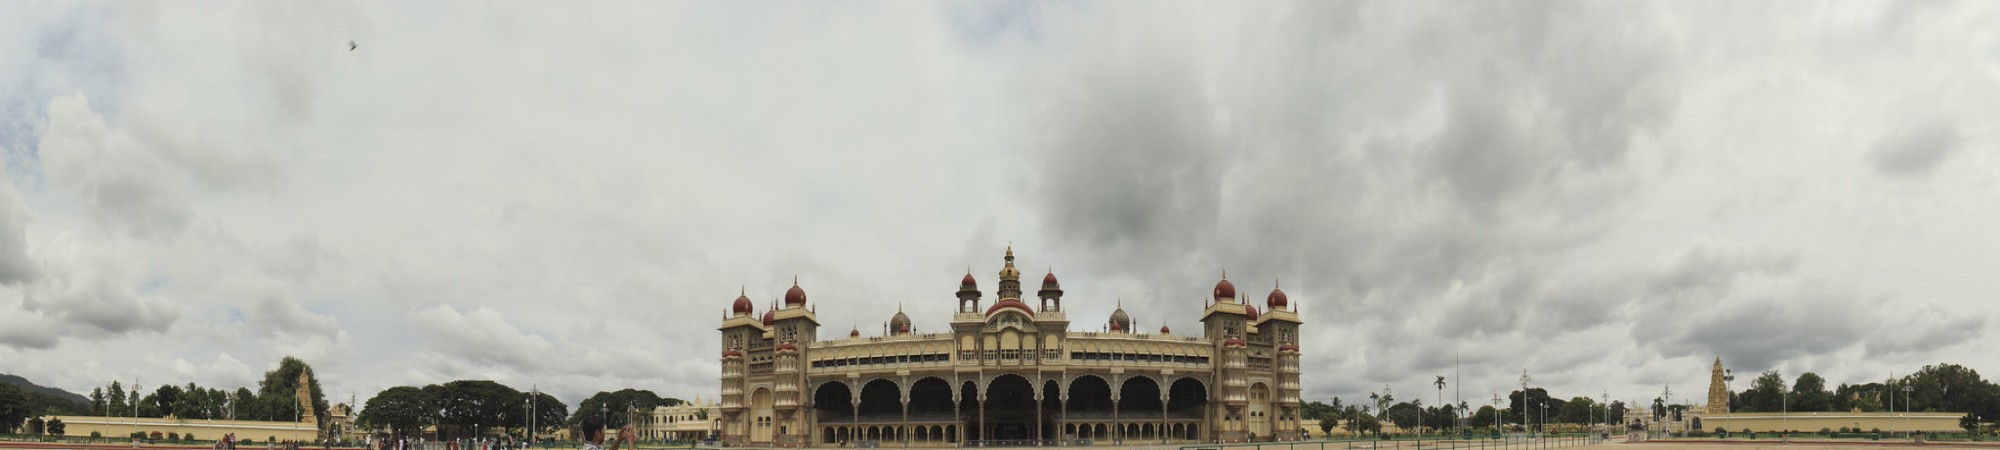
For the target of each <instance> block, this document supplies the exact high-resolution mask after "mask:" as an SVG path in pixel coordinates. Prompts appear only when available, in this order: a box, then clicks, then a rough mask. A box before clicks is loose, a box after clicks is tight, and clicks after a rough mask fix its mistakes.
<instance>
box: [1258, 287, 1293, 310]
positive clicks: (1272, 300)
mask: <svg viewBox="0 0 2000 450" xmlns="http://www.w3.org/2000/svg"><path fill="white" fill-rule="evenodd" d="M1289 304H1291V300H1288V299H1286V298H1285V291H1283V290H1279V289H1278V288H1271V295H1270V296H1269V297H1264V306H1269V307H1271V310H1272V311H1277V310H1279V309H1282V308H1284V307H1285V306H1286V305H1289Z"/></svg>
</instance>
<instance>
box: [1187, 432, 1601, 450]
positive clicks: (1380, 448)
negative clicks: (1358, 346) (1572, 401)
mask: <svg viewBox="0 0 2000 450" xmlns="http://www.w3.org/2000/svg"><path fill="white" fill-rule="evenodd" d="M1602 442H1604V437H1603V436H1602V435H1597V434H1570V435H1541V436H1535V435H1526V434H1516V435H1507V436H1499V437H1483V438H1481V437H1474V438H1460V439H1453V438H1413V439H1354V440H1329V441H1303V442H1264V443H1252V444H1227V445H1188V446H1182V447H1180V450H1543V449H1552V448H1565V447H1581V446H1585V445H1592V444H1598V443H1602Z"/></svg>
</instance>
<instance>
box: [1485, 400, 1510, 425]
mask: <svg viewBox="0 0 2000 450" xmlns="http://www.w3.org/2000/svg"><path fill="white" fill-rule="evenodd" d="M1502 411H1506V410H1504V409H1501V408H1500V393H1499V392H1495V393H1493V413H1494V414H1497V415H1499V417H1494V418H1493V421H1492V422H1491V423H1488V424H1487V425H1490V426H1492V427H1493V429H1494V430H1499V429H1500V427H1501V426H1502V425H1501V424H1504V423H1506V422H1507V414H1506V413H1504V412H1502Z"/></svg>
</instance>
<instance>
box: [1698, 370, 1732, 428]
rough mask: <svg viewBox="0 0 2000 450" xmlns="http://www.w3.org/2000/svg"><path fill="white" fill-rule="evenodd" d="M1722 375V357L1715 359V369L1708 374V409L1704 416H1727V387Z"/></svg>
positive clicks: (1705, 410)
mask: <svg viewBox="0 0 2000 450" xmlns="http://www.w3.org/2000/svg"><path fill="white" fill-rule="evenodd" d="M1727 382H1728V380H1727V379H1724V378H1723V375H1722V357H1720V356H1717V357H1715V369H1714V370H1712V371H1710V372H1709V374H1708V408H1706V409H1703V410H1702V413H1704V414H1710V415H1713V414H1729V385H1728V384H1726V383H1727Z"/></svg>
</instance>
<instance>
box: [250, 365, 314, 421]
mask: <svg viewBox="0 0 2000 450" xmlns="http://www.w3.org/2000/svg"><path fill="white" fill-rule="evenodd" d="M301 372H303V373H305V374H306V375H307V376H308V377H309V378H310V379H311V382H312V384H311V385H310V386H308V387H310V388H312V394H311V395H312V405H310V406H311V407H312V411H313V416H314V417H317V418H319V419H320V420H321V421H322V423H321V424H323V423H324V421H325V420H326V417H327V414H326V412H327V406H328V405H327V403H326V392H325V391H322V390H321V389H320V388H319V376H318V375H314V374H313V370H312V366H310V365H306V362H305V361H301V360H299V359H298V358H294V357H291V356H286V357H285V358H284V359H280V360H278V368H276V369H271V371H269V372H264V380H263V381H260V382H258V383H257V396H258V398H259V399H260V400H262V401H263V403H264V404H263V405H262V406H261V407H262V408H265V409H266V411H264V412H265V413H267V415H268V416H270V418H269V420H292V418H293V417H297V416H302V415H304V412H303V411H297V410H296V408H297V407H298V406H305V405H296V403H298V400H297V399H298V387H299V373H301ZM281 417H282V419H280V418H281ZM321 424H315V425H321Z"/></svg>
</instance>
